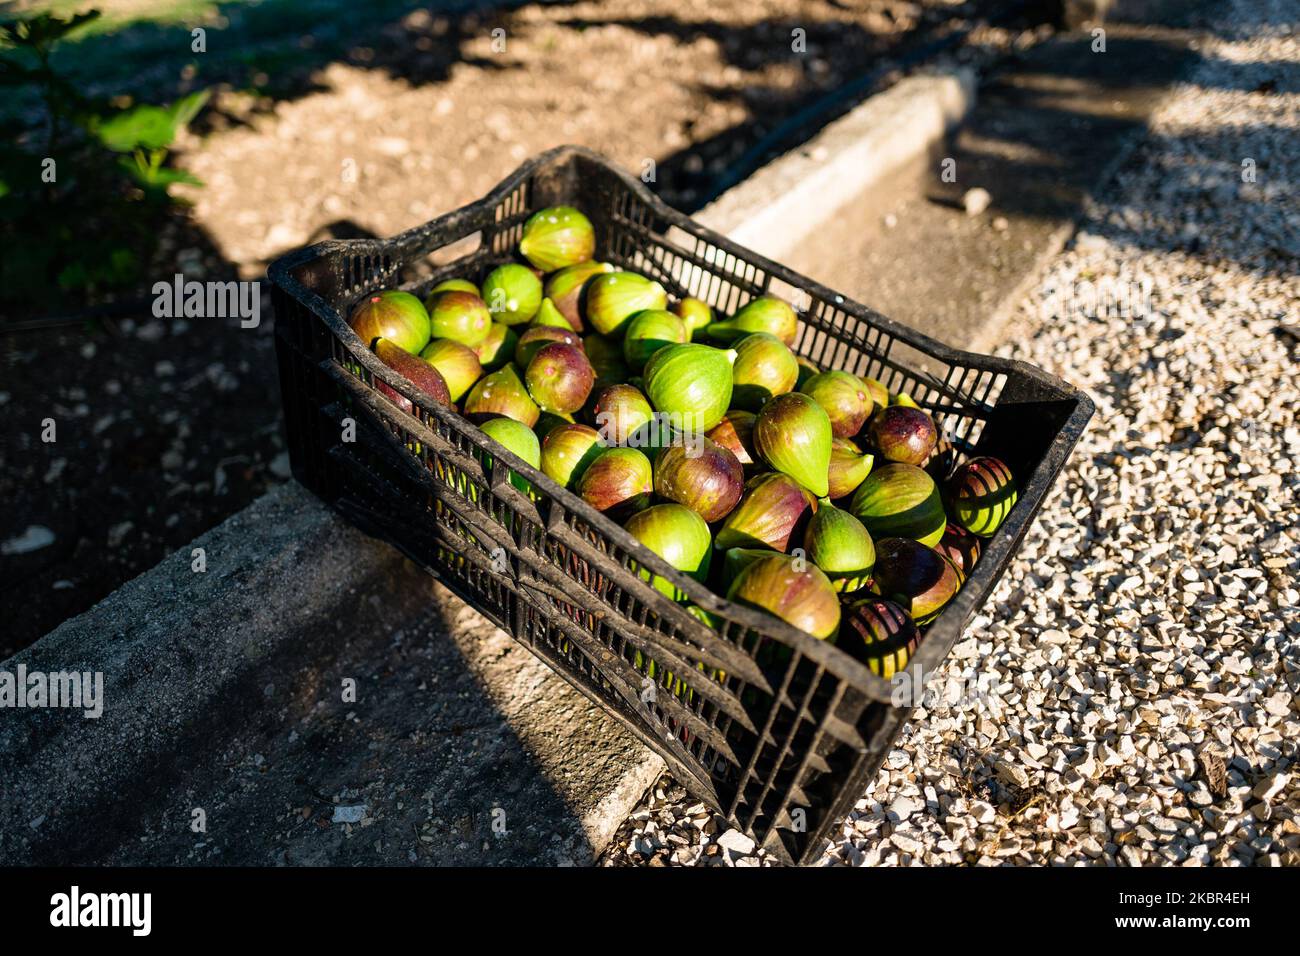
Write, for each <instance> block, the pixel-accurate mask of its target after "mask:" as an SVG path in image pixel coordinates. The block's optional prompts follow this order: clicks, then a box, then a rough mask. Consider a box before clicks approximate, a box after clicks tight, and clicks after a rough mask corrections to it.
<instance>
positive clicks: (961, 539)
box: [934, 521, 980, 581]
mask: <svg viewBox="0 0 1300 956" xmlns="http://www.w3.org/2000/svg"><path fill="white" fill-rule="evenodd" d="M934 550H936V551H938V552H939V553H940V554H941V555H943V556H944V557H945V558H947V559H948V562H949V563H950V564H951V565H952V566H953V567H954V568H956V569H957V571H958V573H959V574H961V576H962V580H963V581H965V580H966V578H968V577H970V573H971V571H972V570H974V568H975V562H976V561H977V560H979V556H980V539H979V538H977V537H975V535H973V534H971V533H970V532H969V531H967V530H966V529H965V528H963V527H962V526H961V525H959V524H956V523H955V522H951V521H950V522H948V527H946V528H945V529H944V531H943V537H942V538H940V539H939V543H938V544H936V545H935V546H934Z"/></svg>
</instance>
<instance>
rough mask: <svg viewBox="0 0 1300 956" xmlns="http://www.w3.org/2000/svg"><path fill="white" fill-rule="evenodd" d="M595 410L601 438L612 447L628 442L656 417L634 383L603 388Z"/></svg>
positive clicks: (594, 407)
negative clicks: (632, 384)
mask: <svg viewBox="0 0 1300 956" xmlns="http://www.w3.org/2000/svg"><path fill="white" fill-rule="evenodd" d="M592 412H593V414H594V416H595V422H596V428H597V430H598V431H599V432H600V436H601V439H602V440H603V441H604V443H605V444H606V445H608V446H610V447H614V446H617V445H626V444H628V441H629V439H630V438H631V437H632V435H633V433H635V432H636V431H637V430H638V429H640V428H641V427H642V426H643V425H645V424H646V423H647V422H649V421H650V420H651V419H652V418H653V417H654V411H653V409H651V408H650V403H649V402H647V401H646V398H645V396H644V395H642V394H641V392H640V390H639V389H637V388H635V387H633V386H631V385H610V386H607V387H605V388H603V389H601V390H600V393H599V394H598V395H597V396H596V403H595V405H594V406H593V407H592Z"/></svg>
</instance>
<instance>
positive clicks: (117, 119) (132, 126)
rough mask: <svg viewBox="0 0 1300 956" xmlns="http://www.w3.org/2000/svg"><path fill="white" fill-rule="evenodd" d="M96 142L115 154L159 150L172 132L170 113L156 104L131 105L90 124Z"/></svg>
mask: <svg viewBox="0 0 1300 956" xmlns="http://www.w3.org/2000/svg"><path fill="white" fill-rule="evenodd" d="M93 132H94V134H95V136H96V137H98V139H99V141H100V142H101V143H103V144H104V145H105V146H107V147H108V148H109V149H111V150H112V151H113V152H115V153H129V152H131V151H132V150H135V149H161V148H163V147H165V146H167V145H169V144H170V143H171V141H172V138H173V137H174V136H175V135H176V128H175V126H174V125H173V123H172V115H171V113H170V112H169V111H168V110H165V109H162V108H161V107H157V106H133V107H132V108H131V109H129V110H123V111H122V112H121V113H118V114H117V115H116V116H114V117H111V118H110V119H107V120H102V121H100V122H98V123H95V124H94V129H93Z"/></svg>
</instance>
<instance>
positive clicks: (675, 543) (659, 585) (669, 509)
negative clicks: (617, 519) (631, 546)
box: [626, 504, 713, 601]
mask: <svg viewBox="0 0 1300 956" xmlns="http://www.w3.org/2000/svg"><path fill="white" fill-rule="evenodd" d="M626 527H627V531H628V534H630V535H632V537H634V538H636V539H637V540H638V541H640V542H641V543H642V544H644V545H645V546H646V547H647V548H649V549H650V550H651V551H653V552H654V553H655V554H657V555H659V557H661V558H663V559H664V560H665V561H667V562H668V563H669V564H670V565H672V566H673V567H674V568H676V569H677V570H678V571H681V572H682V573H683V574H686V575H688V576H689V577H692V578H694V579H695V580H697V581H703V580H704V578H705V576H707V575H708V573H709V562H710V560H711V559H712V557H713V537H712V536H711V535H710V534H709V526H708V525H706V524H705V523H704V519H702V518H701V517H700V516H699V515H697V514H696V513H695V512H694V511H692V510H691V509H689V508H685V507H683V506H681V505H677V504H667V505H653V506H652V507H649V508H646V509H645V510H644V511H639V512H637V513H636V514H634V515H633V516H632V517H631V518H629V519H628V521H627V525H626ZM640 574H641V577H642V578H644V579H645V580H647V581H650V582H651V583H652V584H653V585H654V587H655V590H657V591H659V592H660V593H661V594H664V595H666V596H667V597H669V598H670V599H671V600H674V601H685V600H687V595H686V594H685V592H683V591H680V590H678V589H677V587H676V586H675V585H674V584H673V583H672V582H671V581H668V580H666V579H665V578H661V577H659V576H658V575H653V576H652V575H651V574H650V572H649V571H645V570H643V571H641V572H640Z"/></svg>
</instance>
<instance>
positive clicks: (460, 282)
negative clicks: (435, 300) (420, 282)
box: [429, 279, 482, 299]
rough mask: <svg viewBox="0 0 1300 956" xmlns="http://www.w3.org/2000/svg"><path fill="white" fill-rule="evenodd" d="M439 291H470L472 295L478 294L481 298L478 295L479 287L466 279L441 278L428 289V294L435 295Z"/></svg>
mask: <svg viewBox="0 0 1300 956" xmlns="http://www.w3.org/2000/svg"><path fill="white" fill-rule="evenodd" d="M439 292H471V293H473V294H474V295H478V296H479V298H480V299H481V298H482V296H481V295H479V287H478V286H476V285H475V284H474V283H472V282H470V281H469V280H468V279H443V280H442V281H441V282H439V283H438V284H437V285H436V286H434V287H433V288H432V289H430V290H429V296H430V297H432V296H435V295H437V294H438V293H439Z"/></svg>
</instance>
